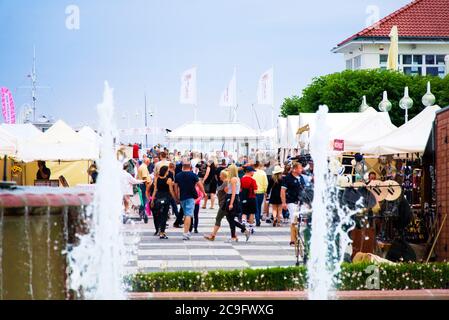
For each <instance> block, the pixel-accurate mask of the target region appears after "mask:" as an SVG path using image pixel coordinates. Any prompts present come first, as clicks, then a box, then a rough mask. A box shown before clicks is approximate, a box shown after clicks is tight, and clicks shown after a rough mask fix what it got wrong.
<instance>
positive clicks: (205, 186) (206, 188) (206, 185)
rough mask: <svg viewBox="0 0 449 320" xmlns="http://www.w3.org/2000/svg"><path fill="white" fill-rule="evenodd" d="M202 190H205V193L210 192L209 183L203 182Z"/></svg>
mask: <svg viewBox="0 0 449 320" xmlns="http://www.w3.org/2000/svg"><path fill="white" fill-rule="evenodd" d="M204 192H206V194H209V193H210V183H206V184H204Z"/></svg>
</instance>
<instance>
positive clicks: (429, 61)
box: [426, 54, 435, 64]
mask: <svg viewBox="0 0 449 320" xmlns="http://www.w3.org/2000/svg"><path fill="white" fill-rule="evenodd" d="M426 64H435V56H434V55H428V54H426Z"/></svg>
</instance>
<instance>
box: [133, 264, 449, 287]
mask: <svg viewBox="0 0 449 320" xmlns="http://www.w3.org/2000/svg"><path fill="white" fill-rule="evenodd" d="M368 267H369V265H368V264H343V265H342V272H341V273H340V277H339V279H338V281H337V288H338V289H339V290H367V289H369V288H367V287H366V283H367V280H368V277H370V276H371V278H372V277H373V270H370V271H369V272H368V271H367V268H368ZM378 267H379V269H378V272H379V276H380V277H379V278H380V288H379V289H382V290H392V289H397V290H405V289H449V263H429V264H418V263H411V264H407V263H403V264H397V265H386V264H383V265H379V266H378ZM125 281H126V283H127V285H128V286H129V291H132V292H182V291H184V292H186V291H187V292H189V291H194V292H198V291H294V290H304V288H305V286H306V282H307V276H306V268H305V267H303V266H300V267H288V268H269V269H245V270H232V271H210V272H191V271H185V272H155V273H146V274H142V273H140V274H136V275H132V276H129V277H127V278H126V280H125Z"/></svg>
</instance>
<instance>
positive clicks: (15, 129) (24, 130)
mask: <svg viewBox="0 0 449 320" xmlns="http://www.w3.org/2000/svg"><path fill="white" fill-rule="evenodd" d="M42 134H43V133H42V132H41V131H40V130H39V129H37V128H36V127H35V126H34V125H32V124H31V123H25V124H5V123H3V124H1V125H0V137H1V138H3V139H2V140H4V142H3V143H0V144H2V146H3V151H1V152H0V153H2V152H4V153H3V154H6V155H9V156H13V157H16V156H17V153H18V152H19V150H21V149H23V146H24V144H25V143H26V142H27V141H28V140H32V139H35V138H37V137H39V136H41V135H42Z"/></svg>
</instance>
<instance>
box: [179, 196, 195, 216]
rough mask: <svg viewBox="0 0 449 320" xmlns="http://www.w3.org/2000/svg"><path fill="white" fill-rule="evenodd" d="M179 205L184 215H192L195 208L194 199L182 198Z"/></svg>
mask: <svg viewBox="0 0 449 320" xmlns="http://www.w3.org/2000/svg"><path fill="white" fill-rule="evenodd" d="M181 207H182V210H183V211H184V215H185V216H186V217H193V212H194V210H195V199H186V200H182V201H181Z"/></svg>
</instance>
